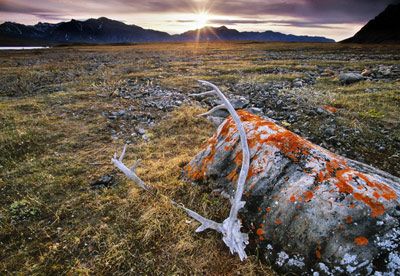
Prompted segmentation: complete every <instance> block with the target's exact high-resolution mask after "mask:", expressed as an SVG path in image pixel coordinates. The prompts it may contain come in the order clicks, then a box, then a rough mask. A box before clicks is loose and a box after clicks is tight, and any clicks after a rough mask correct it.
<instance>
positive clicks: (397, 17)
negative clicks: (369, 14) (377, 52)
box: [342, 4, 400, 43]
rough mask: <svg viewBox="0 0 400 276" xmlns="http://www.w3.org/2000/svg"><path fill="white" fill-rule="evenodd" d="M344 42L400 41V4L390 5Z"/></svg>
mask: <svg viewBox="0 0 400 276" xmlns="http://www.w3.org/2000/svg"><path fill="white" fill-rule="evenodd" d="M342 42H344V43H400V4H396V5H389V6H388V7H387V8H386V9H385V10H384V11H383V12H382V13H380V14H379V15H378V16H377V17H375V19H372V20H371V21H369V22H368V23H367V25H365V26H364V27H363V28H362V29H361V30H360V31H359V32H358V33H356V34H355V35H354V36H353V37H351V38H348V39H346V40H343V41H342Z"/></svg>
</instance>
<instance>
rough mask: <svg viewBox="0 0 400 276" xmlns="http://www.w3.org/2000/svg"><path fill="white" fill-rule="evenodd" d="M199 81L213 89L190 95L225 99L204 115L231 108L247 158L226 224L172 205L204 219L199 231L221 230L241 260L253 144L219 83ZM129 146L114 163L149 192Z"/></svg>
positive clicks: (246, 241) (194, 216)
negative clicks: (129, 158) (128, 157)
mask: <svg viewBox="0 0 400 276" xmlns="http://www.w3.org/2000/svg"><path fill="white" fill-rule="evenodd" d="M199 82H200V83H201V84H203V85H206V86H208V87H211V88H212V90H211V91H207V92H203V93H199V94H191V95H189V96H194V97H197V96H209V95H216V96H218V97H219V98H220V99H221V101H222V103H223V104H222V105H219V106H217V107H214V108H213V109H211V110H210V111H209V112H206V113H204V114H201V115H200V116H206V115H208V114H210V113H212V112H213V111H215V110H218V109H222V108H225V109H227V110H228V111H229V113H230V114H231V116H232V118H233V120H234V122H235V124H236V126H237V128H238V132H239V135H240V142H241V146H242V152H243V159H242V167H241V169H240V174H239V178H238V183H237V186H236V192H235V196H234V197H233V198H231V199H230V202H231V204H232V206H231V210H230V212H229V217H228V218H226V219H225V220H224V221H223V222H222V223H218V222H215V221H213V220H209V219H207V218H205V217H203V216H201V215H199V214H198V213H196V212H194V211H192V210H190V209H188V208H186V207H184V206H183V205H180V204H177V203H176V202H175V201H173V200H171V202H172V204H174V205H176V206H178V207H179V208H182V209H183V210H184V211H185V212H186V213H187V214H188V215H189V216H190V217H192V218H193V219H195V220H197V221H198V222H200V224H201V225H200V226H199V227H198V228H197V229H196V232H202V231H204V230H206V229H213V230H215V231H218V232H219V233H221V234H222V235H223V238H222V240H223V241H224V242H225V244H226V245H227V246H228V247H229V249H230V251H231V253H232V254H234V253H237V254H238V255H239V258H240V260H242V261H243V260H244V259H246V258H247V255H246V252H245V248H246V245H247V244H248V242H249V237H248V235H247V234H246V233H242V232H240V228H241V227H242V223H241V221H240V220H239V218H238V213H239V210H240V209H241V208H243V206H244V205H245V202H244V201H242V195H243V190H244V184H245V181H246V178H247V174H248V171H249V166H250V152H249V147H248V144H247V137H246V132H245V130H244V127H243V124H242V122H241V121H240V117H239V115H238V114H237V113H236V111H235V109H234V108H233V106H232V105H231V103H230V102H229V100H228V99H227V98H226V97H225V95H224V94H223V93H222V92H221V91H220V90H219V89H218V87H217V86H215V85H214V84H212V83H210V82H207V81H201V80H199ZM126 147H127V146H126V145H125V146H124V149H123V150H122V153H121V156H120V157H119V158H117V154H114V158H112V159H111V161H112V162H113V163H114V165H115V166H116V167H117V168H118V169H120V170H121V171H122V172H123V173H124V174H125V175H126V176H127V177H128V178H129V179H132V180H133V181H134V182H135V183H136V184H137V185H138V186H139V187H141V188H142V189H144V190H146V191H149V190H151V187H150V186H148V185H146V183H144V181H143V180H141V179H140V178H139V177H138V176H137V175H136V173H135V169H136V166H137V163H136V164H135V165H134V166H133V167H132V168H131V169H129V168H128V167H127V166H126V165H125V164H124V163H123V162H122V161H123V158H124V156H125V152H126Z"/></svg>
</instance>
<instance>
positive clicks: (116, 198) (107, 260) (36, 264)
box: [0, 92, 272, 274]
mask: <svg viewBox="0 0 400 276" xmlns="http://www.w3.org/2000/svg"><path fill="white" fill-rule="evenodd" d="M93 97H96V95H95V94H94V93H93V92H85V93H76V94H75V95H70V94H67V93H62V94H54V95H51V96H47V97H44V98H42V97H34V98H27V99H21V100H19V101H11V102H7V105H4V106H7V107H6V108H2V109H1V110H2V115H3V116H4V114H7V118H8V119H7V120H2V122H3V124H4V127H2V132H1V136H0V137H1V139H2V142H3V143H2V148H1V156H2V158H3V159H2V161H3V160H5V161H6V162H2V166H3V168H2V173H1V182H0V185H1V191H2V195H3V196H2V198H1V206H2V207H1V209H0V212H1V222H0V223H1V228H0V241H1V246H2V250H1V251H0V259H1V262H0V263H1V265H0V271H1V272H2V273H6V274H8V273H21V274H64V273H67V274H68V273H69V274H88V273H90V274H91V273H95V274H108V273H115V272H116V273H118V274H124V273H132V274H137V273H138V274H139V273H140V274H161V273H179V274H182V273H185V274H186V273H213V274H227V273H228V274H229V273H234V272H235V271H239V272H242V273H243V274H255V273H269V274H270V273H272V272H271V271H270V269H269V268H268V267H266V266H265V265H262V264H260V261H259V260H257V259H256V258H255V257H251V258H250V260H249V261H247V262H245V263H240V262H238V259H237V258H236V257H235V256H231V255H230V254H229V251H228V250H227V248H225V246H224V245H223V242H222V240H221V239H220V237H219V235H218V234H217V233H213V232H211V231H210V232H207V233H204V234H196V233H195V232H194V230H195V229H196V226H197V225H196V222H194V221H192V220H191V219H190V218H188V216H187V215H186V214H185V213H183V212H182V211H181V210H180V209H177V208H176V207H174V206H173V205H171V203H170V201H169V199H170V198H171V199H172V198H173V199H174V200H176V201H178V202H181V203H184V204H185V205H187V206H190V208H194V209H196V210H198V211H199V212H201V213H203V214H204V215H206V216H209V217H212V218H214V219H220V220H222V219H223V218H224V217H225V216H226V213H227V211H228V210H229V206H228V205H227V203H226V202H224V201H221V200H220V198H217V197H216V196H213V195H211V194H209V193H204V191H203V190H204V188H202V187H195V186H191V185H188V184H187V183H186V182H184V181H183V180H182V179H181V169H180V168H181V167H182V166H183V164H185V163H187V162H188V161H189V160H190V159H191V158H192V157H193V156H194V155H195V154H196V152H197V151H198V150H199V149H200V146H201V145H202V144H203V143H204V142H205V140H206V139H207V138H208V137H209V135H210V133H211V132H212V127H211V126H210V125H209V123H208V122H207V121H205V120H204V119H198V118H197V117H196V116H195V115H196V114H198V113H200V112H202V111H204V110H201V109H199V108H196V107H183V108H181V109H179V110H177V111H175V112H173V113H172V114H169V115H168V117H167V118H166V119H165V120H164V121H163V122H162V123H161V124H160V125H159V126H158V127H157V128H155V129H154V130H151V131H150V133H149V136H150V137H153V138H152V139H151V140H150V142H148V143H145V142H140V143H138V144H137V145H135V146H132V147H130V148H129V152H128V154H127V158H126V162H133V160H135V159H143V163H142V165H141V166H140V168H139V169H138V174H139V175H142V176H143V179H144V180H145V181H146V182H147V183H148V184H149V185H152V186H153V187H156V188H157V189H158V191H159V194H157V195H156V196H153V195H151V194H146V193H145V192H143V191H141V190H138V189H137V188H136V187H135V185H134V184H133V183H130V182H129V181H128V180H127V179H125V178H124V177H123V176H118V178H117V183H116V186H115V187H114V188H112V189H106V190H102V191H94V190H91V189H90V188H89V187H90V186H89V184H90V182H91V181H92V180H94V179H96V178H98V177H99V176H100V175H102V174H104V173H106V172H109V173H112V174H115V171H114V169H113V168H112V166H111V165H110V164H109V160H110V157H111V156H112V154H113V152H114V151H115V150H118V151H119V150H120V149H121V147H122V144H120V143H115V144H114V143H112V142H111V141H110V139H109V133H108V131H107V128H106V124H107V123H106V121H105V119H104V118H102V117H101V116H100V115H98V110H102V109H108V108H110V105H111V104H110V103H107V101H99V100H101V98H97V99H96V103H95V107H96V110H97V111H96V112H91V111H90V110H89V111H88V114H80V115H76V116H74V115H73V114H74V113H76V112H77V111H79V110H82V108H83V107H87V106H88V105H89V104H92V105H93ZM21 110H24V111H22V112H21ZM31 111H33V112H35V113H37V114H40V116H33V117H32V116H26V114H25V113H26V112H31ZM85 111H86V110H85ZM63 114H68V115H67V116H62V115H63ZM96 114H97V115H96ZM91 116H94V118H90V117H91ZM33 121H36V122H37V121H39V122H40V124H36V123H33ZM166 133H167V134H168V135H165V134H166ZM93 164H96V165H93Z"/></svg>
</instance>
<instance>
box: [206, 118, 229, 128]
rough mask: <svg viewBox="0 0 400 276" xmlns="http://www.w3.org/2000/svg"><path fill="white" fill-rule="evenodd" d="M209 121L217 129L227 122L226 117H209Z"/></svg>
mask: <svg viewBox="0 0 400 276" xmlns="http://www.w3.org/2000/svg"><path fill="white" fill-rule="evenodd" d="M207 119H208V120H209V121H210V122H211V123H212V124H213V125H214V126H216V127H218V126H219V125H220V124H222V123H223V122H224V121H225V117H215V116H207Z"/></svg>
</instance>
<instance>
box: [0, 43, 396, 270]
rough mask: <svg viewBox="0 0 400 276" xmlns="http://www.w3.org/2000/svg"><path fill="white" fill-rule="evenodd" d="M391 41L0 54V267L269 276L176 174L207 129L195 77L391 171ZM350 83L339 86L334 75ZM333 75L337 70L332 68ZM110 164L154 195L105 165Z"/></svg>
mask: <svg viewBox="0 0 400 276" xmlns="http://www.w3.org/2000/svg"><path fill="white" fill-rule="evenodd" d="M399 61H400V47H399V46H394V45H390V46H384V45H370V46H361V45H351V44H350V45H342V44H314V43H312V44H301V43H251V42H236V43H223V42H215V43H169V44H166V43H165V44H157V43H154V44H137V45H115V46H64V47H54V48H50V49H41V50H29V51H0V194H1V197H0V274H15V273H17V274H18V273H21V274H36V275H37V274H71V275H75V274H78V275H80V274H83V275H85V274H111V273H113V274H116V275H124V274H193V273H195V274H201V273H203V274H214V275H215V274H236V273H237V274H243V275H252V274H253V275H255V274H271V275H272V274H273V273H274V272H273V271H272V270H271V269H270V268H269V265H268V263H265V262H264V261H263V260H261V259H260V258H259V255H258V252H257V246H256V245H255V244H250V245H249V253H250V254H249V255H250V258H249V259H248V260H247V261H245V262H240V261H239V258H238V257H237V256H232V255H230V253H229V250H228V249H227V248H226V247H225V245H224V244H223V242H222V240H221V239H220V236H219V235H218V233H215V232H212V231H206V232H205V233H200V234H196V233H195V232H194V230H195V229H196V227H197V226H198V225H197V223H196V222H195V221H193V220H192V219H190V218H189V217H188V216H187V215H186V214H185V213H184V212H182V210H180V209H178V208H176V207H175V206H173V205H171V203H170V201H169V199H174V200H175V201H177V202H179V203H182V204H184V205H185V206H187V207H190V208H191V209H193V210H196V211H197V212H198V213H200V214H202V215H204V216H205V217H207V218H211V219H213V220H216V221H220V220H222V219H224V218H225V217H226V216H227V214H228V212H229V202H227V201H226V200H225V199H222V198H221V197H220V196H218V195H217V194H216V193H214V192H213V191H212V190H211V189H210V188H209V187H208V186H207V185H206V184H207V183H204V185H193V184H192V183H189V182H187V181H185V179H184V178H183V177H182V168H183V166H185V165H186V164H187V163H188V162H189V161H190V160H191V159H192V158H193V157H194V156H195V154H196V153H197V152H199V151H200V149H201V147H202V145H203V144H204V143H205V142H206V141H207V139H208V138H209V137H210V136H211V135H212V134H213V132H214V131H215V126H214V125H212V124H211V123H210V122H209V121H207V120H206V119H204V118H199V117H197V115H198V114H200V113H202V112H204V111H206V110H207V109H210V108H211V107H212V106H214V105H216V104H217V103H216V101H215V100H216V99H213V98H207V99H197V98H191V97H189V96H188V94H190V93H196V92H200V91H204V89H203V88H201V87H199V85H198V84H197V80H198V79H203V80H208V81H211V82H213V83H215V84H216V85H218V86H219V87H220V88H221V90H222V91H223V92H224V93H225V94H226V95H227V96H228V97H229V98H231V99H236V100H237V101H239V102H240V103H241V104H242V105H243V106H244V107H246V108H250V107H253V109H254V108H255V110H257V112H258V113H259V114H261V115H263V116H267V117H270V118H272V119H274V120H276V121H277V122H278V123H279V124H281V125H282V126H284V127H286V128H288V129H289V130H291V131H293V132H295V133H297V134H299V135H301V136H302V137H306V138H307V139H309V140H310V141H312V142H314V143H316V144H318V145H321V146H323V147H325V148H327V149H329V150H331V151H333V152H336V153H338V154H340V155H344V156H346V157H348V158H351V159H355V160H357V161H361V162H364V163H367V164H371V165H373V166H374V167H377V168H379V169H382V170H384V171H387V172H389V173H391V174H393V175H395V176H400V165H399V164H400V125H399V118H400V62H399ZM348 72H356V73H361V72H363V79H361V80H358V81H357V82H354V83H350V84H343V83H342V82H343V78H344V76H343V73H348ZM341 74H342V75H341ZM125 143H128V144H129V146H128V151H127V156H126V158H125V161H126V162H127V163H129V164H133V163H134V161H135V160H138V159H141V160H142V161H141V163H140V166H139V167H138V170H137V173H138V175H140V176H141V177H142V179H143V180H144V181H145V182H146V183H148V184H149V185H151V186H154V187H157V190H158V193H157V194H156V195H155V196H154V195H152V194H146V193H145V192H144V191H142V190H140V189H138V188H136V187H135V185H134V184H132V183H131V182H130V181H129V180H127V179H126V178H125V177H124V176H123V175H121V173H119V172H118V171H117V170H116V169H115V168H114V167H113V166H112V164H111V162H110V159H111V157H112V156H113V154H114V152H120V151H121V150H122V147H123V145H124V144H125Z"/></svg>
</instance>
